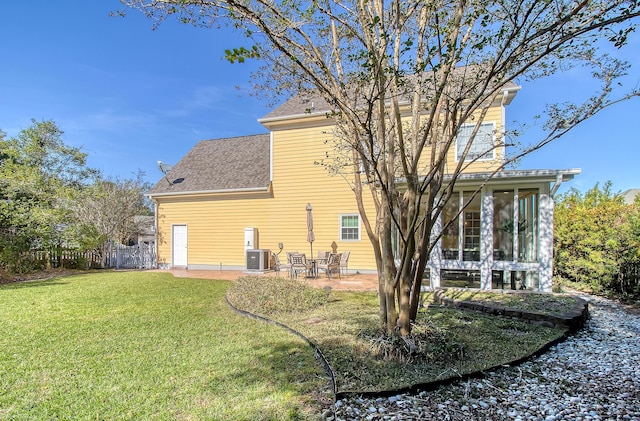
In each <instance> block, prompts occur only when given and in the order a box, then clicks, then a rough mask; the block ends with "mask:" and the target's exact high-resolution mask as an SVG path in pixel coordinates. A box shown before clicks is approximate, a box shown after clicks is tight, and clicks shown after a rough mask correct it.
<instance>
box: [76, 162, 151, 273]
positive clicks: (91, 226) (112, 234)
mask: <svg viewBox="0 0 640 421" xmlns="http://www.w3.org/2000/svg"><path fill="white" fill-rule="evenodd" d="M148 187H149V186H148V185H147V184H146V183H145V182H144V181H143V179H142V174H138V176H137V178H135V179H124V180H122V179H118V178H116V179H103V178H98V179H96V180H95V181H94V182H93V183H92V184H91V185H89V186H87V187H85V188H84V189H81V190H79V191H78V192H77V193H76V194H75V195H74V197H73V199H72V200H71V203H70V208H71V209H72V213H73V215H74V219H75V221H74V222H75V224H74V226H75V228H76V230H77V231H78V238H80V239H81V240H82V242H84V243H85V246H89V247H95V248H100V249H101V252H102V257H103V261H102V265H103V266H104V264H105V261H104V259H105V258H106V248H107V247H108V246H109V243H110V242H115V243H119V244H121V243H123V242H125V241H127V240H128V239H129V238H131V237H132V236H133V235H134V234H137V233H139V232H140V227H139V226H138V225H137V221H136V216H139V215H145V214H149V212H150V209H149V207H148V205H147V203H146V202H145V197H144V192H145V191H146V190H147V189H148Z"/></svg>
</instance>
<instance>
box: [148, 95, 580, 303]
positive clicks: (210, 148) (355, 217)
mask: <svg viewBox="0 0 640 421" xmlns="http://www.w3.org/2000/svg"><path fill="white" fill-rule="evenodd" d="M518 90H519V87H518V86H516V85H511V86H509V87H508V88H507V89H505V91H504V96H503V97H502V98H501V99H500V101H498V102H497V103H496V104H494V106H493V107H492V108H491V109H490V111H489V113H488V114H487V116H486V117H485V119H484V121H483V122H482V127H481V132H483V134H484V136H478V137H476V140H474V143H473V148H472V154H473V153H474V152H473V151H474V150H475V148H476V141H477V142H482V140H478V139H486V141H487V142H491V143H493V142H494V141H495V136H494V133H496V132H500V131H502V130H503V122H504V120H505V119H504V110H505V107H506V106H507V105H508V104H509V103H510V102H511V100H512V99H513V97H514V96H515V95H516V93H517V91H518ZM326 113H327V108H326V107H325V104H324V102H322V101H317V100H310V99H307V98H305V97H303V96H297V97H294V98H292V99H290V100H289V101H287V102H285V103H284V104H282V105H281V106H280V107H278V108H276V109H275V110H273V111H272V112H271V113H269V114H268V115H266V116H265V117H263V118H261V119H259V122H260V123H261V124H262V125H263V126H264V127H265V128H266V129H268V133H264V134H257V135H252V136H242V137H235V138H226V139H214V140H204V141H201V142H199V143H198V144H197V145H196V146H194V148H193V149H192V150H191V151H190V152H189V153H188V154H187V155H186V156H185V157H183V158H182V159H181V160H180V161H179V162H178V163H177V164H176V165H175V166H174V167H173V168H171V169H170V170H168V171H166V173H165V176H164V177H162V178H161V179H160V181H158V183H157V184H156V185H155V186H154V187H153V188H152V189H151V190H150V191H149V192H148V196H149V197H150V198H151V199H152V200H153V202H154V203H155V207H156V227H157V240H156V247H157V257H158V265H159V267H162V268H170V267H182V268H189V269H222V270H244V269H246V268H247V250H251V251H252V252H250V253H253V250H270V251H272V252H275V253H282V252H291V251H298V252H304V253H306V254H307V255H309V254H311V253H313V254H315V253H316V252H317V251H330V250H333V251H337V252H344V251H349V252H350V258H349V271H350V272H356V271H358V272H360V273H368V272H375V270H376V262H375V259H374V256H373V252H372V247H371V244H370V242H369V239H368V237H367V236H366V233H364V232H363V230H362V227H361V221H360V216H359V214H358V208H357V205H356V200H355V197H354V193H353V191H352V189H351V187H350V186H349V183H348V181H347V180H345V178H343V177H340V176H330V175H329V174H328V172H327V171H326V169H325V168H324V167H323V166H322V165H318V163H319V162H321V161H322V160H323V159H324V158H325V157H328V156H331V155H332V154H333V153H334V151H333V150H332V148H333V146H332V143H331V142H330V141H327V140H328V139H330V136H331V133H332V126H333V124H334V123H333V121H332V120H331V119H330V118H327V116H326ZM467 136H468V135H467ZM457 143H458V144H457V145H456V148H452V151H451V156H450V157H449V162H457V159H458V157H457V156H456V154H457V153H459V152H458V151H460V150H462V149H464V145H465V127H464V126H463V129H462V130H461V131H460V133H459V135H458V142H457ZM478 146H479V148H478V151H480V152H478V153H480V154H482V155H480V159H478V160H477V162H475V163H474V164H473V165H471V166H470V167H469V168H468V170H467V171H466V172H465V173H464V174H462V176H461V177H460V178H459V181H458V182H457V184H456V186H457V187H456V188H457V192H456V193H455V196H454V197H455V199H454V200H452V201H451V202H450V203H449V206H447V208H446V209H445V212H443V216H442V218H444V219H446V218H452V215H455V214H456V213H457V211H458V209H459V206H462V205H463V204H466V202H467V199H468V196H469V195H468V192H469V191H473V190H475V189H476V188H477V187H478V186H479V185H481V183H482V182H484V180H485V179H486V178H487V176H488V172H489V171H492V169H494V168H495V165H496V163H500V162H502V160H503V159H504V156H505V151H504V146H499V147H497V148H495V147H493V144H492V147H491V148H490V149H491V152H490V153H488V154H487V153H483V152H482V151H481V150H482V145H481V144H479V145H478ZM578 173H579V170H528V171H523V170H510V171H501V172H500V173H498V174H497V175H496V176H495V177H493V179H492V181H490V182H489V183H488V184H487V185H486V186H485V187H484V188H483V189H482V194H481V195H477V196H476V197H475V199H474V200H473V201H472V203H470V204H469V206H467V208H466V209H465V211H464V212H463V213H462V215H461V217H460V218H458V220H457V221H456V223H455V224H452V225H450V226H449V227H448V229H447V232H445V233H443V236H442V239H441V240H440V241H439V242H438V245H437V247H436V248H435V250H434V251H433V253H432V254H431V258H430V260H429V264H428V274H427V276H429V278H430V284H429V285H430V286H431V287H437V286H441V285H442V286H445V285H467V286H474V287H481V288H484V289H491V288H528V289H536V290H542V291H549V290H550V289H551V261H552V259H551V256H552V249H551V247H552V229H553V225H552V221H553V199H552V195H553V193H554V192H555V190H556V189H557V187H558V186H559V184H560V183H562V182H564V181H567V180H569V179H571V178H572V177H573V176H574V175H575V174H578ZM307 204H311V205H312V208H313V221H314V234H315V241H314V242H313V243H309V242H307V211H306V206H307ZM312 250H313V251H312ZM266 256H267V257H265V258H264V260H265V262H263V263H262V267H261V268H264V269H268V262H266V260H268V256H269V255H268V254H266ZM281 256H282V257H281V259H282V258H283V257H284V253H283V254H282V255H281Z"/></svg>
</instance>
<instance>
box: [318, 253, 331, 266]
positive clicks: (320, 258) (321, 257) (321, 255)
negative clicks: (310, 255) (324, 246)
mask: <svg viewBox="0 0 640 421" xmlns="http://www.w3.org/2000/svg"><path fill="white" fill-rule="evenodd" d="M329 253H330V252H328V251H319V252H318V257H316V263H318V264H321V263H327V259H328V258H329Z"/></svg>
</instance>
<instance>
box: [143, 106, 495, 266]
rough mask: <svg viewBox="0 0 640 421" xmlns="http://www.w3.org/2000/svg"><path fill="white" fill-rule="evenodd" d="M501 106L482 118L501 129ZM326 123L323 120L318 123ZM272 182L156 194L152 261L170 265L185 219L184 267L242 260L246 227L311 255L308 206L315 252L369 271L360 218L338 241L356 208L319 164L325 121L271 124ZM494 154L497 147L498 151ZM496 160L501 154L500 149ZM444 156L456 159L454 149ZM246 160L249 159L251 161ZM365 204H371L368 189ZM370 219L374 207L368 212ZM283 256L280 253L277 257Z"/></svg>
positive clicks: (326, 146) (326, 147) (326, 150)
mask: <svg viewBox="0 0 640 421" xmlns="http://www.w3.org/2000/svg"><path fill="white" fill-rule="evenodd" d="M500 118H501V109H500V107H496V108H495V109H492V110H491V112H490V113H489V115H488V116H487V118H486V119H485V121H495V122H496V130H498V131H500V130H501V121H500ZM323 123H324V124H326V121H325V122H323ZM272 130H273V131H272V139H273V148H272V154H273V157H272V159H273V180H272V186H271V189H270V191H269V192H254V193H243V194H220V193H217V194H209V195H203V194H201V195H193V196H181V197H156V198H155V200H156V202H157V204H158V262H159V263H160V264H163V265H169V264H171V226H172V225H173V224H186V225H187V230H188V252H187V253H188V254H187V259H188V265H189V266H193V265H207V266H212V267H218V266H219V265H222V266H237V267H244V266H245V263H246V262H245V257H244V244H243V241H244V228H245V227H255V228H257V229H258V233H259V234H258V235H259V248H263V249H271V250H272V251H276V252H277V251H278V243H283V245H284V250H283V252H287V251H300V252H305V253H307V255H309V253H310V245H309V243H308V242H307V241H306V238H307V228H306V227H307V225H306V216H307V213H306V204H307V203H311V204H312V206H313V216H314V233H315V237H316V240H315V242H314V243H313V254H314V255H315V254H316V253H317V251H320V250H323V251H328V250H331V249H332V246H336V247H337V251H338V252H343V251H347V250H348V251H350V252H351V256H350V260H349V268H350V270H367V271H371V270H375V269H376V264H375V259H374V257H373V252H372V248H371V244H370V242H369V238H368V237H367V235H366V232H365V231H364V226H363V225H362V223H361V227H360V228H361V231H360V232H361V238H360V240H359V241H340V236H339V218H340V215H341V214H357V213H358V208H357V205H356V201H355V196H354V193H353V191H352V189H351V187H350V186H349V183H348V182H347V181H346V180H345V178H343V177H342V176H340V175H333V176H332V175H328V173H327V170H326V169H325V168H324V167H323V166H321V165H317V163H318V162H320V161H322V159H323V158H325V157H326V156H327V154H329V156H332V155H333V154H334V150H333V147H332V144H331V141H330V139H331V126H330V125H329V126H327V125H322V126H320V125H316V126H312V127H309V126H306V125H304V124H300V125H298V126H296V127H295V128H292V127H286V125H277V127H276V125H274V126H272ZM497 152H498V151H497ZM496 158H498V159H500V158H501V157H500V156H499V154H498V153H497V154H496ZM449 159H450V162H455V150H453V151H451V154H450V157H449ZM249 165H250V163H249ZM492 165H494V163H491V162H489V163H487V162H478V163H475V164H473V166H472V167H471V168H470V169H469V170H470V171H486V170H487V169H490V168H491V167H492ZM366 189H367V188H366V187H365V192H364V195H365V198H366V199H368V200H367V203H366V205H367V206H368V209H373V205H372V202H371V200H370V195H369V193H368V192H367V191H366ZM369 218H370V220H371V221H372V223H375V215H374V213H373V210H372V211H371V213H370V214H369ZM281 257H284V253H283V255H281Z"/></svg>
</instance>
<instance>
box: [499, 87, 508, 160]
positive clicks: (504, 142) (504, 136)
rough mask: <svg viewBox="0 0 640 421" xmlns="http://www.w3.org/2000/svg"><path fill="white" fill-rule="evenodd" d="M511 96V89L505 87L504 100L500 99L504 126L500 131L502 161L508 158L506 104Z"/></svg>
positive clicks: (501, 117)
mask: <svg viewBox="0 0 640 421" xmlns="http://www.w3.org/2000/svg"><path fill="white" fill-rule="evenodd" d="M508 97H509V91H508V90H507V89H505V90H504V91H502V101H500V113H501V115H500V119H501V120H502V127H501V128H500V131H501V132H502V162H503V163H504V161H505V160H506V159H507V113H506V108H507V107H506V104H507V98H508Z"/></svg>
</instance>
